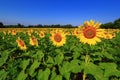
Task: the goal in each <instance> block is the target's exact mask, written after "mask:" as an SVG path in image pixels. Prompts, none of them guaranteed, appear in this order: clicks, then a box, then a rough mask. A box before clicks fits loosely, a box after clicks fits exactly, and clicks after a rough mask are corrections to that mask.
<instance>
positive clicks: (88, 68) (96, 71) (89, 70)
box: [84, 62, 103, 80]
mask: <svg viewBox="0 0 120 80" xmlns="http://www.w3.org/2000/svg"><path fill="white" fill-rule="evenodd" d="M84 71H85V74H92V75H93V76H94V77H95V79H96V80H101V77H102V76H103V70H102V69H101V68H100V67H99V66H97V65H95V64H93V63H91V62H89V63H88V64H85V66H84Z"/></svg>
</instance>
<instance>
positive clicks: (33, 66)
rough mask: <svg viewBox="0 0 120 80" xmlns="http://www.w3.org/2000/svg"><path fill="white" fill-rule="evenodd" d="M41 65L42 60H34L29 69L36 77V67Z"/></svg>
mask: <svg viewBox="0 0 120 80" xmlns="http://www.w3.org/2000/svg"><path fill="white" fill-rule="evenodd" d="M39 65H40V62H38V60H35V61H34V62H33V64H32V65H31V67H30V69H29V74H30V76H32V77H34V76H35V75H36V72H35V69H36V68H38V67H39Z"/></svg>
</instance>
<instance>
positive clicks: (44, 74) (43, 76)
mask: <svg viewBox="0 0 120 80" xmlns="http://www.w3.org/2000/svg"><path fill="white" fill-rule="evenodd" d="M49 75H50V70H49V69H48V68H47V69H45V71H43V70H39V72H38V76H37V79H38V80H48V78H49Z"/></svg>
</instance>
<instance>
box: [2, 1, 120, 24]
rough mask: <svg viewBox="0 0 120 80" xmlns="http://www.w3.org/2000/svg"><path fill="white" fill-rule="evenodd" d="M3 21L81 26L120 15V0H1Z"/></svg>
mask: <svg viewBox="0 0 120 80" xmlns="http://www.w3.org/2000/svg"><path fill="white" fill-rule="evenodd" d="M0 2H1V5H0V10H1V11H0V22H2V23H3V24H4V25H16V24H18V23H20V24H22V25H25V26H27V25H39V24H42V25H52V24H55V25H56V24H60V25H66V24H71V25H73V26H79V25H81V24H83V23H84V21H89V20H91V19H92V20H94V21H95V22H100V23H102V24H104V23H107V22H113V21H114V20H116V19H118V18H120V15H119V14H120V10H119V9H120V5H119V3H120V1H119V0H97V1H96V0H70V1H69V0H12V1H9V0H1V1H0Z"/></svg>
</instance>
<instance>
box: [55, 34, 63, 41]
mask: <svg viewBox="0 0 120 80" xmlns="http://www.w3.org/2000/svg"><path fill="white" fill-rule="evenodd" d="M54 40H55V41H56V42H61V40H62V36H61V35H60V34H58V33H57V34H55V35H54Z"/></svg>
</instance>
